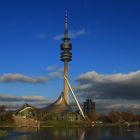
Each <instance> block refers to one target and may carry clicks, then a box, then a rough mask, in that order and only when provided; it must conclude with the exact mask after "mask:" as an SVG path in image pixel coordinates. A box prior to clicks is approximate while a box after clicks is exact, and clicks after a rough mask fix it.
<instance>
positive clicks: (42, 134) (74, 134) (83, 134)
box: [0, 127, 140, 140]
mask: <svg viewBox="0 0 140 140" xmlns="http://www.w3.org/2000/svg"><path fill="white" fill-rule="evenodd" d="M3 129H4V128H3ZM6 130H8V132H9V135H8V136H6V137H3V138H0V140H140V127H129V128H121V127H120V128H119V127H105V128H42V129H40V130H37V129H35V128H34V129H31V128H22V129H19V128H18V129H15V128H12V129H10V128H9V129H6Z"/></svg>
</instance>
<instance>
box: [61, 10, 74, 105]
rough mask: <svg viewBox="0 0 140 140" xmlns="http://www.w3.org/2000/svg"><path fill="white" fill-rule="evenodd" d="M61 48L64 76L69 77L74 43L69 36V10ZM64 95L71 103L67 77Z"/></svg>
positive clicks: (67, 101)
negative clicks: (69, 63) (69, 65)
mask: <svg viewBox="0 0 140 140" xmlns="http://www.w3.org/2000/svg"><path fill="white" fill-rule="evenodd" d="M60 48H61V61H63V62H64V76H65V77H66V78H67V79H68V62H69V61H71V60H72V53H71V50H72V44H71V43H70V38H69V37H68V16H67V11H65V30H64V38H63V43H62V44H61V46H60ZM63 90H64V91H63V94H64V95H63V96H64V99H65V101H66V103H67V104H68V105H69V87H68V84H67V81H66V79H65V78H64V89H63Z"/></svg>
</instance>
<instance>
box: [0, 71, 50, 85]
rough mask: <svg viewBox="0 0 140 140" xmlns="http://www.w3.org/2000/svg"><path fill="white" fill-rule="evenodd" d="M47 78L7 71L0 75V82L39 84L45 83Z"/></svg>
mask: <svg viewBox="0 0 140 140" xmlns="http://www.w3.org/2000/svg"><path fill="white" fill-rule="evenodd" d="M48 80H49V78H48V77H44V76H39V77H30V76H26V75H23V74H20V73H7V74H3V75H1V76H0V82H1V83H12V82H13V83H14V82H22V83H31V84H41V83H46V82H47V81H48Z"/></svg>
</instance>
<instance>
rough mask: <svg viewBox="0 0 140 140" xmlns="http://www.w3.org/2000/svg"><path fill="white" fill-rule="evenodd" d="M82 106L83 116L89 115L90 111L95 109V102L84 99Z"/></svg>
mask: <svg viewBox="0 0 140 140" xmlns="http://www.w3.org/2000/svg"><path fill="white" fill-rule="evenodd" d="M83 107H84V114H85V116H87V117H89V116H90V113H91V112H93V111H95V102H93V101H92V99H86V101H85V102H84V103H83Z"/></svg>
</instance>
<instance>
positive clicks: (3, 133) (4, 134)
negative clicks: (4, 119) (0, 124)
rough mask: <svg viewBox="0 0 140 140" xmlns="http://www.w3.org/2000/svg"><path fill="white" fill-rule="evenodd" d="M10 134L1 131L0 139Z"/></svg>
mask: <svg viewBox="0 0 140 140" xmlns="http://www.w3.org/2000/svg"><path fill="white" fill-rule="evenodd" d="M7 134H8V132H7V131H5V130H0V137H3V136H6V135H7Z"/></svg>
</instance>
